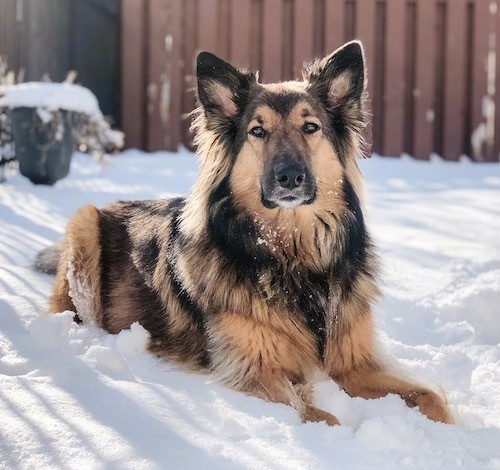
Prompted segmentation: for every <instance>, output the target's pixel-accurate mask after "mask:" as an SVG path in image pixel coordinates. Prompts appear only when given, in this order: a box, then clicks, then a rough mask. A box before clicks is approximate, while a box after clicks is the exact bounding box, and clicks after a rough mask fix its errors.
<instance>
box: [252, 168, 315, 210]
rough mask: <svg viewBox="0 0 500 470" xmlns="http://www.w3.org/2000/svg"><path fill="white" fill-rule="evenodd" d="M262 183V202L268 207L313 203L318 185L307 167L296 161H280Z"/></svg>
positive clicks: (288, 207) (289, 207) (290, 207)
mask: <svg viewBox="0 0 500 470" xmlns="http://www.w3.org/2000/svg"><path fill="white" fill-rule="evenodd" d="M269 173H270V174H269V175H268V177H267V178H266V180H265V182H264V183H263V184H262V185H261V199H262V204H263V205H264V206H265V207H267V208H268V209H274V208H276V207H278V206H279V207H284V208H286V209H294V208H296V207H298V206H300V205H302V204H312V202H314V200H315V198H316V185H315V183H314V180H313V178H312V175H311V174H310V172H309V171H308V170H307V168H306V167H305V166H303V165H301V164H300V163H298V162H295V161H287V162H282V163H278V164H277V165H275V166H274V168H273V169H272V171H271V172H269Z"/></svg>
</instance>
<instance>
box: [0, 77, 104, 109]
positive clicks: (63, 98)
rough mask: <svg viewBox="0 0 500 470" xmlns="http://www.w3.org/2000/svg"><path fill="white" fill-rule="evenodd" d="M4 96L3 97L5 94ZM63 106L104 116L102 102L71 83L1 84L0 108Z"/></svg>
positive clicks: (51, 107)
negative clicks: (100, 104)
mask: <svg viewBox="0 0 500 470" xmlns="http://www.w3.org/2000/svg"><path fill="white" fill-rule="evenodd" d="M2 95H3V96H2ZM2 107H5V108H19V107H28V108H40V109H41V110H45V111H56V110H58V109H64V110H66V111H74V112H77V113H84V114H87V115H88V116H96V117H101V111H100V109H99V103H98V102H97V98H96V97H95V96H94V94H93V93H92V92H91V91H90V90H89V89H87V88H84V87H82V86H80V85H72V84H69V83H44V82H27V83H20V84H17V85H3V86H0V108H2Z"/></svg>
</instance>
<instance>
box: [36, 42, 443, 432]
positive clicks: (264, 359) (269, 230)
mask: <svg viewBox="0 0 500 470" xmlns="http://www.w3.org/2000/svg"><path fill="white" fill-rule="evenodd" d="M198 84H199V99H200V106H199V107H198V109H197V110H196V112H195V119H194V122H193V130H194V132H195V144H196V146H197V148H198V153H199V155H200V156H201V157H202V162H201V168H200V173H199V175H198V177H197V179H196V182H195V185H194V188H193V190H192V192H191V193H190V194H189V195H188V196H187V197H186V198H176V199H171V200H164V201H162V200H160V201H135V202H118V203H115V204H112V205H109V206H107V207H105V208H103V209H101V210H97V209H95V208H92V207H87V208H84V209H83V210H80V211H79V212H78V213H77V214H76V215H75V216H74V218H73V220H72V221H71V223H70V225H69V228H68V231H67V234H66V237H65V239H64V240H63V242H62V243H61V250H62V251H61V256H60V262H59V266H58V272H57V277H56V283H55V286H54V293H53V296H52V304H51V308H52V311H54V312H57V311H60V310H63V309H68V308H69V309H74V310H75V311H76V314H77V315H78V316H79V317H80V319H81V320H85V321H87V322H93V323H95V324H97V325H98V326H101V327H103V328H105V329H106V330H108V331H109V332H111V333H117V332H119V331H120V330H122V329H126V328H128V327H130V325H131V323H133V322H135V321H139V322H140V323H141V324H142V325H143V326H144V327H145V328H146V329H147V330H148V331H149V332H150V334H151V341H150V345H149V349H150V350H151V351H152V352H153V353H155V354H157V355H159V356H161V357H163V358H165V359H167V360H169V361H175V362H178V363H179V364H182V365H183V366H184V367H186V368H188V369H190V370H198V371H201V370H209V371H211V372H212V373H213V374H214V375H215V376H216V377H217V378H218V379H219V380H220V381H221V382H222V383H224V384H226V385H227V386H229V387H232V388H234V389H237V390H241V391H244V392H245V393H248V394H251V395H255V396H260V397H262V398H265V399H267V400H271V401H274V402H282V403H288V404H292V405H293V406H295V407H296V408H297V410H298V411H299V413H300V416H301V418H302V419H303V420H304V421H319V420H324V421H326V422H327V423H328V424H336V423H338V421H337V420H336V418H335V417H333V416H332V415H330V414H329V413H326V412H324V411H322V410H319V409H317V408H315V407H314V406H313V404H312V395H311V393H309V392H307V393H306V392H305V390H308V389H310V384H311V383H312V381H313V380H314V377H315V376H317V374H318V372H324V373H325V372H326V374H328V375H329V376H330V377H331V378H333V379H334V380H336V381H337V382H338V383H339V384H340V385H341V386H342V387H344V389H345V390H346V391H347V392H348V393H350V394H352V395H357V396H363V397H366V398H372V397H377V396H383V395H385V394H387V393H393V392H395V393H399V394H400V395H401V396H402V397H403V398H404V399H405V400H406V401H407V403H408V404H409V405H410V406H420V409H421V411H422V412H423V413H425V414H426V415H427V416H429V417H430V418H432V419H436V420H440V421H444V422H452V418H451V415H450V414H449V412H448V410H447V408H446V405H445V404H444V402H442V400H441V399H440V398H439V397H438V396H437V395H435V394H433V392H430V391H429V390H426V389H424V388H422V387H419V386H417V385H413V384H411V383H408V382H405V381H403V380H401V379H398V378H396V377H392V376H390V375H389V374H387V373H386V372H385V371H384V367H383V365H382V364H381V363H380V362H379V360H378V359H377V357H376V355H375V353H374V348H373V341H372V340H373V327H372V316H371V305H372V304H373V302H374V301H376V299H377V297H378V296H379V289H378V287H377V259H376V256H375V254H374V248H373V245H372V242H371V240H370V237H369V234H368V231H367V229H366V226H365V223H364V218H363V207H362V202H361V196H362V184H361V177H360V173H359V170H358V167H357V165H356V158H357V157H358V156H360V155H361V146H362V136H361V134H362V129H363V125H364V116H365V113H364V88H365V76H364V65H363V55H362V50H361V47H360V45H359V43H350V44H348V45H346V46H345V47H344V48H342V49H340V50H338V51H336V52H335V53H334V54H332V55H331V56H329V57H327V58H325V59H323V60H322V61H318V62H316V63H315V64H313V65H311V66H310V67H309V68H307V69H306V71H305V74H304V80H303V81H302V82H288V83H284V84H275V85H261V84H259V83H258V82H257V79H256V76H255V75H253V74H251V73H248V72H243V71H238V70H236V69H234V68H233V67H231V66H230V65H229V64H226V63H225V62H223V61H221V60H220V59H218V58H216V57H215V56H212V55H210V54H207V53H202V54H200V57H199V60H198ZM311 114H313V115H314V116H315V119H316V120H317V122H321V124H322V133H321V134H317V135H316V136H311V137H306V136H304V135H302V134H300V132H299V133H297V132H295V131H293V132H295V133H294V134H293V132H292V129H295V128H297V126H299V128H300V126H301V125H302V124H301V123H302V122H303V121H302V120H303V119H309V118H306V117H304V116H309V115H311ZM255 115H257V119H260V120H266V119H267V120H268V122H270V121H272V120H273V119H274V120H275V121H276V123H278V124H279V125H281V126H285V127H284V129H285V131H284V132H286V133H290V135H292V134H293V135H294V136H295V137H293V138H292V137H289V138H287V139H286V140H282V141H276V144H273V143H272V142H273V141H272V139H271V137H270V140H268V141H266V142H267V143H264V141H259V142H257V141H255V142H254V141H250V140H249V139H250V138H249V137H248V133H247V128H248V126H251V122H252V119H256V118H255ZM294 120H295V121H294ZM278 124H276V125H278ZM275 134H276V135H279V133H278V132H276V133H275ZM299 134H300V135H299ZM287 135H288V134H287ZM320 135H321V136H322V137H321V136H320ZM318 136H320V137H318ZM272 138H274V139H278V138H279V137H272ZM294 139H295V140H294ZM308 139H309V140H308ZM314 139H316V140H314ZM273 145H274V147H273ZM271 148H275V149H278V150H271ZM283 148H285V150H279V149H283ZM311 149H313V150H311ZM278 151H283V152H285V153H286V155H289V154H294V155H299V157H300V158H302V159H303V160H304V161H305V162H306V163H305V164H306V165H308V168H310V171H311V173H312V174H314V175H316V178H317V182H316V184H317V195H316V197H315V199H314V201H312V202H311V203H308V205H302V206H299V207H297V208H296V209H293V210H291V209H285V208H282V207H277V208H275V209H266V208H264V207H262V206H261V204H260V197H261V196H260V195H258V194H257V193H258V190H257V188H256V186H255V180H256V179H257V178H258V177H261V176H262V173H265V171H266V165H268V161H269V158H271V157H272V158H275V156H274V157H273V155H274V154H273V153H272V152H274V153H276V152H278ZM259 155H260V157H259ZM286 155H285V156H286ZM278 157H280V155H278ZM258 158H260V160H258ZM280 158H281V157H280ZM283 158H284V157H283ZM259 162H260V163H259ZM259 165H260V166H259ZM320 175H321V178H320ZM41 259H42V258H41ZM41 265H45V263H39V266H41ZM75 307H76V308H75ZM308 387H309V388H308Z"/></svg>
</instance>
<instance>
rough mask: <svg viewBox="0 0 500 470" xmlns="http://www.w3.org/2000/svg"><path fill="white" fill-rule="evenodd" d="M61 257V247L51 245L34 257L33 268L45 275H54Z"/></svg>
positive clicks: (57, 244)
mask: <svg viewBox="0 0 500 470" xmlns="http://www.w3.org/2000/svg"><path fill="white" fill-rule="evenodd" d="M60 257H61V247H60V245H59V243H56V244H55V245H51V246H49V247H47V248H45V249H43V250H42V251H40V253H38V254H37V255H36V259H35V262H34V264H33V268H35V270H36V271H38V272H41V273H45V274H56V272H57V265H58V264H59V258H60Z"/></svg>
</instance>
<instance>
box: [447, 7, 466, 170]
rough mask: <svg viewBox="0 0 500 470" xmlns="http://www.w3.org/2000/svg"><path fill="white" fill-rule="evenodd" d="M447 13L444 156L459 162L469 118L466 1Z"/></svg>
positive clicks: (449, 9)
mask: <svg viewBox="0 0 500 470" xmlns="http://www.w3.org/2000/svg"><path fill="white" fill-rule="evenodd" d="M450 6H451V4H448V5H447V10H446V15H447V18H446V48H445V50H446V63H445V86H444V128H443V155H445V156H446V159H447V160H458V158H459V157H460V155H461V154H462V151H463V141H464V137H463V132H464V121H463V117H464V116H465V93H466V89H465V81H466V77H465V72H466V70H465V66H466V35H465V29H466V28H465V26H466V2H465V0H454V1H453V7H452V8H450Z"/></svg>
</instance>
